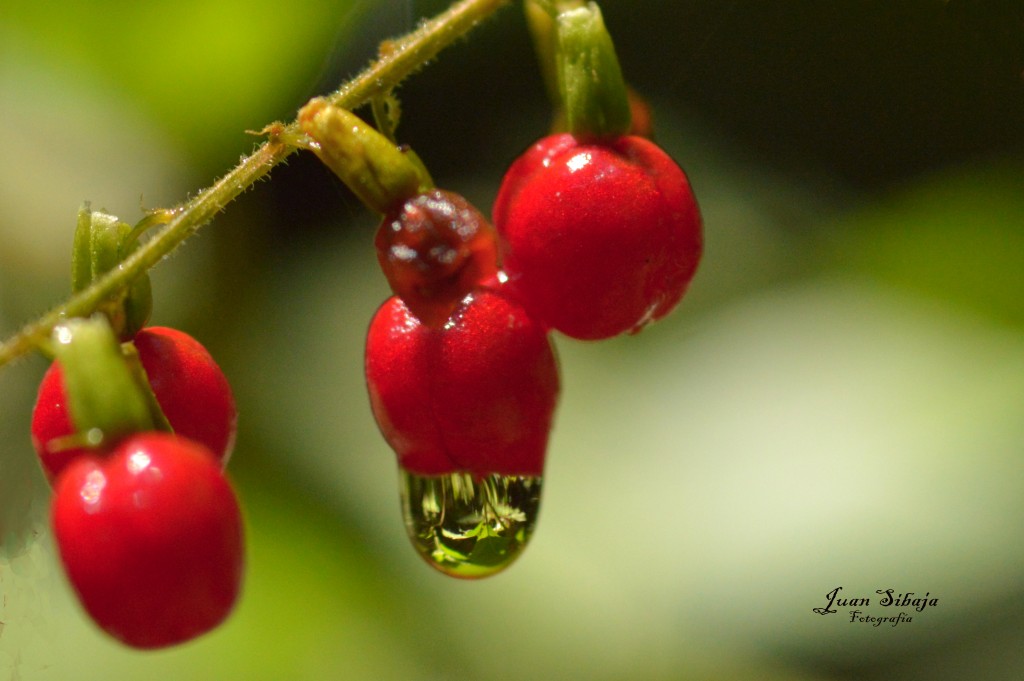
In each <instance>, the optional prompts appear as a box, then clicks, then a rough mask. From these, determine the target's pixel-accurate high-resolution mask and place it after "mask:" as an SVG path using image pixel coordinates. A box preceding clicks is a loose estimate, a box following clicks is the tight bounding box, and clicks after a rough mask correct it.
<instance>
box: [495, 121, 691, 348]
mask: <svg viewBox="0 0 1024 681" xmlns="http://www.w3.org/2000/svg"><path fill="white" fill-rule="evenodd" d="M493 217H494V225H495V228H496V229H497V231H498V236H499V250H500V253H501V257H502V266H503V269H504V270H505V271H506V272H507V273H508V275H509V278H510V281H509V283H510V284H511V285H512V287H513V288H514V290H515V293H516V295H517V297H518V298H519V299H520V300H521V301H522V304H523V305H524V307H526V309H527V310H528V311H529V313H530V314H531V315H534V316H535V317H537V318H538V319H540V320H541V321H542V322H543V323H544V324H546V325H548V326H549V327H552V328H554V329H557V330H559V331H561V332H562V333H564V334H566V335H568V336H572V337H574V338H581V339H599V338H608V337H611V336H615V335H618V334H620V333H624V332H627V333H633V332H636V331H638V330H640V328H642V327H643V326H644V325H645V324H647V323H649V322H651V321H653V320H656V319H659V318H661V317H663V316H664V315H666V314H668V312H669V311H670V310H672V308H673V307H675V305H676V304H677V303H678V302H679V300H680V298H681V297H682V295H683V293H684V292H685V291H686V289H687V286H688V285H689V283H690V280H691V279H692V278H693V275H694V273H695V271H696V269H697V264H698V262H699V260H700V256H701V251H702V244H703V241H702V235H701V217H700V212H699V209H698V207H697V203H696V201H695V200H694V197H693V192H692V191H691V189H690V185H689V182H688V181H687V178H686V175H685V174H684V173H683V171H682V170H681V169H680V168H679V166H678V165H677V164H676V163H675V162H674V161H673V160H672V159H671V158H670V157H669V156H668V155H667V154H665V152H664V151H662V150H661V149H660V148H659V147H658V146H656V145H655V144H653V143H652V142H650V141H648V140H646V139H642V138H640V137H633V136H626V137H617V138H613V139H609V140H601V141H598V142H583V141H580V140H579V139H577V138H576V137H574V136H572V135H570V134H560V135H552V136H550V137H546V138H544V139H542V140H540V141H539V142H537V143H536V144H535V145H534V146H533V147H531V148H530V149H529V150H528V151H527V152H526V153H525V154H523V155H522V156H521V157H520V158H519V159H517V160H516V161H515V162H514V163H513V164H512V166H511V167H510V168H509V170H508V172H507V173H506V175H505V178H504V181H503V183H502V186H501V189H500V191H499V193H498V197H497V200H496V202H495V204H494V215H493Z"/></svg>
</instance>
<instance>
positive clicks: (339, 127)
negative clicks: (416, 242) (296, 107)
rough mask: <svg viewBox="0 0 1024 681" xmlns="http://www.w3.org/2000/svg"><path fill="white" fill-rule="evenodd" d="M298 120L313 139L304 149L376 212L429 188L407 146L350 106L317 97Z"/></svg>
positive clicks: (430, 183) (425, 174) (426, 175)
mask: <svg viewBox="0 0 1024 681" xmlns="http://www.w3.org/2000/svg"><path fill="white" fill-rule="evenodd" d="M299 125H300V127H301V128H302V131H303V132H304V133H306V135H308V136H309V137H310V139H311V140H312V141H313V142H314V144H313V145H311V146H310V149H311V150H312V151H313V152H314V153H315V154H316V155H317V156H318V157H319V158H320V160H321V161H323V162H324V164H325V165H326V166H327V167H328V168H330V169H331V170H332V171H334V174H335V175H337V176H338V177H339V178H341V181H342V182H344V183H345V184H346V185H347V186H348V188H349V189H351V190H352V192H353V193H354V194H355V195H356V196H357V197H359V200H360V201H362V202H363V203H364V204H366V205H367V206H368V207H369V208H371V209H372V210H375V211H377V212H378V213H387V212H389V211H390V210H392V209H393V208H394V207H396V206H398V205H400V204H401V203H402V202H404V201H406V200H408V199H410V198H412V197H413V196H416V195H417V194H422V193H423V192H425V191H429V190H430V189H432V188H433V186H434V183H433V180H431V179H430V174H429V173H428V172H427V170H426V168H425V167H424V165H423V163H422V162H421V161H420V160H419V158H418V157H416V156H415V154H412V153H411V152H410V151H409V150H408V148H405V147H400V146H396V145H395V143H394V142H392V141H391V140H389V139H388V138H387V137H385V136H384V135H382V134H381V133H379V132H377V131H376V130H374V129H373V127H371V126H370V125H369V124H367V123H366V122H365V121H363V120H362V119H361V118H359V117H358V116H356V115H355V114H353V113H352V112H350V111H347V110H345V109H342V108H339V107H336V106H334V105H332V104H331V103H329V102H328V101H327V100H325V99H322V98H319V97H317V98H315V99H313V100H311V101H310V102H309V103H308V104H306V106H304V107H303V108H302V110H301V111H299Z"/></svg>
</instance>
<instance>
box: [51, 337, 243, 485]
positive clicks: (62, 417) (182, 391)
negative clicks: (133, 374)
mask: <svg viewBox="0 0 1024 681" xmlns="http://www.w3.org/2000/svg"><path fill="white" fill-rule="evenodd" d="M134 343H135V347H136V349H137V350H138V353H139V361H140V362H141V363H142V366H143V368H144V369H145V371H146V377H147V379H148V380H149V384H150V387H151V388H152V389H153V394H154V395H155V396H156V400H157V402H158V403H159V404H160V408H161V410H162V411H163V412H164V415H165V416H166V417H167V421H168V422H169V423H170V424H171V427H172V428H173V429H174V431H175V433H176V434H178V435H181V436H183V437H187V438H189V439H191V440H195V441H196V442H199V443H201V444H203V445H205V446H206V447H207V448H208V449H210V451H212V452H214V453H215V454H216V455H217V458H218V459H219V460H220V461H221V462H222V464H226V463H227V460H228V457H229V456H230V455H231V450H232V449H233V448H234V441H235V432H236V427H237V421H238V413H237V411H236V408H235V400H234V397H233V396H232V394H231V387H230V385H228V381H227V378H225V376H224V373H223V372H222V371H221V370H220V367H218V366H217V364H216V362H214V360H213V358H212V357H211V356H210V353H208V352H207V351H206V348H204V347H203V346H202V345H201V344H200V343H199V342H198V341H197V340H195V339H194V338H192V337H191V336H189V335H188V334H186V333H183V332H181V331H177V330H175V329H170V328H166V327H157V326H154V327H148V328H145V329H143V330H142V331H140V332H139V333H138V334H136V336H135V339H134ZM31 430H32V444H33V446H34V447H35V449H36V452H37V453H38V455H39V459H40V461H41V462H42V464H43V470H44V472H45V473H46V475H47V477H48V478H49V479H50V480H54V479H55V478H56V477H57V475H58V474H59V473H60V471H61V470H62V469H63V468H64V467H65V466H67V465H68V463H70V462H71V461H72V460H74V459H75V458H77V457H78V456H81V455H82V454H84V453H86V452H87V451H88V450H87V449H83V448H81V447H75V446H69V444H71V440H70V436H73V435H74V434H75V428H74V425H73V424H72V421H71V417H70V414H69V412H68V402H67V395H66V393H65V389H64V380H63V376H62V371H61V366H60V363H59V362H54V363H53V364H52V365H50V368H49V369H48V370H47V371H46V373H45V374H44V375H43V380H42V382H41V383H40V386H39V395H38V397H37V399H36V404H35V408H34V410H33V412H32V427H31Z"/></svg>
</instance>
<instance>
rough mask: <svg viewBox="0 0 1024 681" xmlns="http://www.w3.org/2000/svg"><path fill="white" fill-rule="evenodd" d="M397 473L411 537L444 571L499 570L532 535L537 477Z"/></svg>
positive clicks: (471, 575) (473, 574) (466, 574)
mask: <svg viewBox="0 0 1024 681" xmlns="http://www.w3.org/2000/svg"><path fill="white" fill-rule="evenodd" d="M400 473H401V482H400V489H401V494H402V513H403V515H404V516H405V529H406V531H407V532H408V533H409V539H410V540H411V541H412V543H413V546H414V547H416V551H417V552H419V554H420V555H421V556H423V559H424V560H426V561H427V563H429V564H430V565H431V566H432V567H434V568H436V569H437V570H440V571H441V572H443V573H445V574H446V575H450V576H452V577H461V578H465V579H476V578H479V577H488V576H490V575H493V574H495V573H498V572H501V571H502V570H504V569H505V568H506V567H508V566H509V565H510V564H511V563H512V561H514V560H515V559H516V558H517V557H518V556H519V554H520V553H521V552H522V550H523V548H524V547H525V546H526V544H527V542H528V541H529V540H530V536H531V535H532V534H533V528H534V526H535V525H536V523H537V513H538V510H539V508H540V490H541V478H539V477H527V476H519V475H488V476H486V477H484V478H474V477H473V475H471V474H469V473H452V474H450V475H441V476H423V475H416V474H414V473H410V472H408V471H406V470H404V469H400Z"/></svg>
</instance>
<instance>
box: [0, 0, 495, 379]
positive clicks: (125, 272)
mask: <svg viewBox="0 0 1024 681" xmlns="http://www.w3.org/2000/svg"><path fill="white" fill-rule="evenodd" d="M508 2H509V0H461V2H457V3H454V4H453V5H452V6H451V7H450V8H449V9H448V10H447V11H445V12H442V13H441V14H439V15H437V16H436V17H434V18H433V19H431V20H429V21H426V22H424V23H423V24H421V25H420V27H419V28H417V29H416V30H415V31H413V32H411V33H409V34H408V35H405V36H403V37H401V38H398V39H396V40H391V41H387V42H385V43H384V44H383V45H381V54H380V58H379V59H378V60H377V61H376V62H374V63H373V64H371V65H370V66H369V67H367V68H366V69H365V70H364V71H363V72H362V73H360V74H359V75H357V76H356V77H355V78H353V79H352V80H350V81H348V82H347V83H345V84H344V85H342V86H341V88H339V89H338V90H337V91H335V92H334V93H332V94H331V95H329V96H328V97H327V99H328V100H329V101H330V102H331V103H332V104H334V105H336V106H339V107H342V108H345V109H354V108H356V107H358V106H361V105H362V104H365V103H366V102H368V101H370V99H371V98H373V97H376V96H379V95H381V94H383V93H386V92H388V91H389V90H391V89H393V88H394V87H395V86H397V85H398V84H399V83H400V82H401V81H402V80H403V79H405V78H406V77H407V76H409V75H411V74H412V73H414V72H415V71H416V70H417V69H419V68H420V67H422V66H423V65H425V64H426V63H427V62H428V61H430V60H431V59H433V58H434V57H435V56H437V54H438V53H439V52H440V51H441V50H443V49H444V48H446V47H448V46H449V45H451V44H452V43H453V42H455V41H456V40H458V39H459V38H461V37H463V36H464V35H466V34H467V33H468V32H469V31H470V30H472V29H473V28H474V27H475V26H476V25H477V24H478V23H480V21H482V20H483V19H485V18H486V17H488V16H490V15H491V14H493V13H494V12H495V11H496V10H498V9H499V8H501V7H502V6H503V5H505V4H507V3H508ZM267 131H268V133H269V139H268V140H267V141H266V142H264V143H263V144H262V145H261V146H260V147H259V148H258V149H256V151H255V152H253V154H252V155H250V156H248V157H246V158H244V159H243V160H242V161H241V162H240V163H239V164H238V165H237V166H235V168H234V169H232V170H231V171H230V172H228V173H227V174H226V175H224V177H222V178H221V179H220V180H218V181H217V182H216V183H215V184H213V185H212V186H210V187H208V188H207V189H205V190H203V191H202V192H200V193H199V194H198V195H196V197H195V198H194V199H192V200H190V201H188V202H187V203H185V204H183V205H182V206H180V207H178V208H176V209H174V210H173V211H170V213H171V217H170V219H168V220H167V221H166V224H165V225H163V226H162V227H161V228H160V230H159V231H158V232H157V233H156V234H155V235H154V236H153V238H151V239H150V240H149V241H147V242H146V243H145V244H143V245H142V246H141V247H139V248H138V249H137V250H136V251H135V252H134V253H132V254H131V255H130V256H129V257H128V258H126V259H125V260H124V262H122V263H121V265H120V266H119V267H116V268H114V269H113V270H111V271H110V272H108V273H107V274H106V275H105V276H103V277H101V278H99V279H97V280H96V281H95V282H94V283H93V284H92V285H91V286H89V287H88V288H86V289H83V290H82V291H80V292H79V293H77V294H75V295H74V296H72V297H71V298H69V299H68V300H67V301H66V302H65V303H63V304H62V305H59V306H58V307H56V308H54V309H52V310H50V311H49V312H47V313H46V314H44V315H43V316H42V317H40V318H39V319H37V320H36V321H34V322H32V323H30V324H28V325H26V326H25V327H23V328H22V329H21V330H20V331H19V332H18V333H17V334H15V335H14V336H12V337H11V338H10V339H9V340H7V341H6V342H4V343H3V344H2V345H0V367H2V366H4V365H5V364H7V363H9V362H11V361H12V360H14V359H16V358H18V357H21V356H22V355H25V354H27V353H29V352H31V351H32V350H33V349H35V348H37V347H39V346H40V345H42V344H44V343H45V342H46V341H47V339H48V338H49V336H50V334H51V333H52V332H53V328H54V327H55V326H56V325H57V324H59V323H60V322H61V321H62V320H64V319H67V318H70V317H84V316H88V315H90V314H92V313H93V312H95V311H96V310H97V309H98V308H99V307H100V305H101V304H102V303H103V302H104V301H105V300H107V299H108V298H110V296H112V295H114V294H115V293H117V292H118V291H120V290H122V289H123V288H124V287H125V286H127V285H129V284H130V283H131V282H132V281H134V280H135V279H136V278H138V277H139V276H141V275H142V274H143V273H145V272H147V271H148V270H149V269H150V268H152V267H153V266H154V265H156V264H157V263H158V262H159V261H160V260H161V259H163V258H164V257H165V256H167V255H168V254H169V253H170V252H171V251H173V250H174V249H175V248H177V247H178V246H179V245H180V244H181V243H182V242H183V241H185V239H187V238H188V237H190V236H191V235H192V234H194V233H195V232H196V230H198V229H199V228H200V227H202V226H203V225H205V224H206V223H208V222H209V221H210V220H212V219H213V218H214V216H215V215H217V213H219V212H220V211H221V210H223V209H224V208H225V206H227V205H228V204H229V203H230V202H231V201H233V200H234V199H235V198H236V197H237V196H238V195H239V194H241V193H242V192H244V191H245V190H246V189H248V188H249V187H251V186H252V185H253V184H254V183H255V182H256V181H257V180H259V179H260V178H262V177H263V176H264V175H266V174H267V173H269V172H270V170H271V168H273V167H274V166H276V165H277V164H278V163H280V162H281V161H283V160H284V159H285V158H287V157H288V156H289V155H290V154H291V153H292V152H294V151H295V150H296V147H295V145H294V144H293V143H292V140H295V139H296V138H297V137H298V136H299V130H298V126H297V124H296V123H295V122H292V123H290V124H288V125H276V126H268V128H267ZM161 221H162V220H161Z"/></svg>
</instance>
